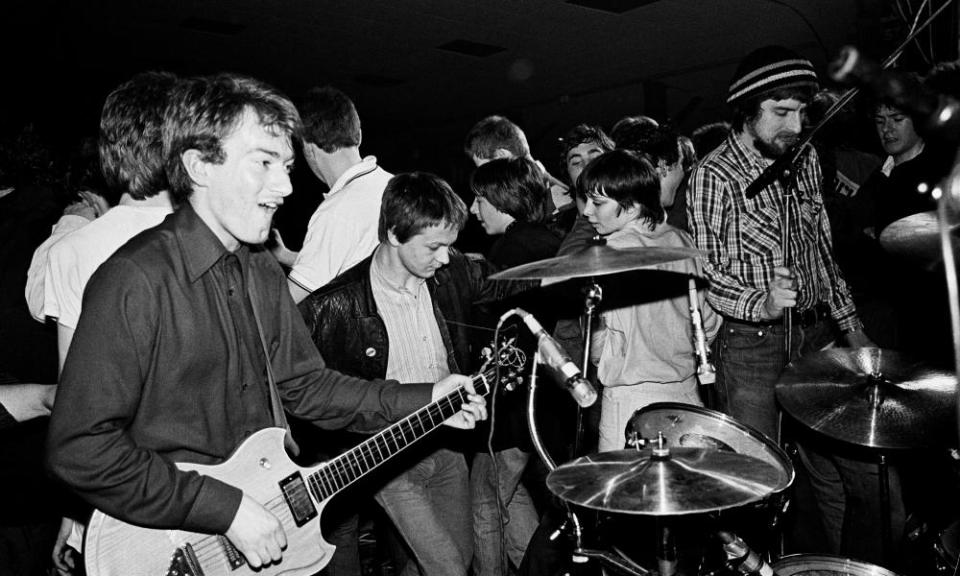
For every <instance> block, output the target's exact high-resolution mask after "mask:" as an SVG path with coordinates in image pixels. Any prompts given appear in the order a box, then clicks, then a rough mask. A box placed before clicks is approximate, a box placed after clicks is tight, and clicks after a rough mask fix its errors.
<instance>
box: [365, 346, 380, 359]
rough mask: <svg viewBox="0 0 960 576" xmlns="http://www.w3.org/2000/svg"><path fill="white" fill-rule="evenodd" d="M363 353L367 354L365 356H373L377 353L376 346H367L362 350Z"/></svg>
mask: <svg viewBox="0 0 960 576" xmlns="http://www.w3.org/2000/svg"><path fill="white" fill-rule="evenodd" d="M364 353H365V354H366V355H367V358H373V357H374V356H376V355H377V349H376V348H373V347H370V348H367V349H366V350H365V351H364Z"/></svg>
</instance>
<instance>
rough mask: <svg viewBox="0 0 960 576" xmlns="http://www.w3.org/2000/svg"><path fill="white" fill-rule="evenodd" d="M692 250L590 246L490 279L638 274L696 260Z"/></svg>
mask: <svg viewBox="0 0 960 576" xmlns="http://www.w3.org/2000/svg"><path fill="white" fill-rule="evenodd" d="M699 255H700V252H699V251H698V250H696V249H695V248H664V247H659V246H653V247H638V248H612V247H610V246H608V245H606V244H594V245H591V246H587V247H586V248H583V249H582V250H580V251H578V252H575V253H573V254H567V255H566V256H557V257H555V258H547V259H546V260H537V261H536V262H530V263H528V264H522V265H520V266H514V267H513V268H508V269H507V270H503V271H502V272H498V273H496V274H493V275H492V276H490V278H491V279H493V280H542V279H548V278H583V277H588V276H602V275H605V274H615V273H617V272H627V271H630V270H639V269H641V268H648V267H651V266H656V265H659V264H666V263H668V262H675V261H678V260H686V259H687V258H696V257H697V256H699Z"/></svg>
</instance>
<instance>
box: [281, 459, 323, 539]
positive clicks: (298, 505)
mask: <svg viewBox="0 0 960 576" xmlns="http://www.w3.org/2000/svg"><path fill="white" fill-rule="evenodd" d="M280 491H281V492H282V493H283V499H284V500H286V501H287V506H288V507H289V508H290V513H291V514H292V515H293V521H294V523H295V524H296V525H297V528H299V527H301V526H303V525H304V524H306V523H307V522H309V521H311V520H313V519H314V518H316V517H317V508H316V507H315V506H314V505H313V500H311V499H310V494H309V493H308V492H307V485H306V484H305V483H304V481H303V477H302V476H301V475H300V472H294V473H293V474H291V475H289V476H287V477H286V478H284V479H283V480H281V481H280Z"/></svg>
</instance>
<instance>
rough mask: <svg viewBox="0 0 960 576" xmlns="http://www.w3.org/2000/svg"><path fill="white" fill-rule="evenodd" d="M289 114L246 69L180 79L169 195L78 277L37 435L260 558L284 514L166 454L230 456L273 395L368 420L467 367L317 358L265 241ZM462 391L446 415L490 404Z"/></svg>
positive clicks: (435, 394)
mask: <svg viewBox="0 0 960 576" xmlns="http://www.w3.org/2000/svg"><path fill="white" fill-rule="evenodd" d="M299 124H300V118H299V115H298V113H297V111H296V109H295V108H294V107H293V105H292V103H291V102H290V101H289V100H288V99H287V98H286V97H284V96H283V95H281V94H280V93H278V92H277V91H276V90H274V89H273V88H271V87H269V86H267V85H266V84H264V83H262V82H259V81H257V80H254V79H250V78H243V77H238V76H233V75H219V76H215V77H210V78H196V79H192V80H188V81H185V82H184V83H183V84H182V85H181V86H179V87H178V88H177V89H176V90H175V92H174V94H173V95H172V96H171V99H170V102H169V104H168V108H167V110H166V113H165V116H164V126H163V150H164V155H165V159H166V165H165V168H166V172H167V176H168V179H169V182H170V192H171V194H172V196H173V198H174V201H175V203H177V204H179V205H180V208H179V209H178V210H177V211H176V212H174V213H173V214H172V215H170V216H169V217H167V218H166V219H165V220H164V221H163V222H162V223H161V224H160V225H159V226H157V227H155V228H152V229H149V230H147V231H145V232H143V233H141V234H139V235H138V236H135V237H134V238H133V239H132V240H131V241H129V242H128V243H127V244H126V245H124V246H123V247H121V248H120V249H119V250H118V251H117V252H116V253H114V255H113V256H111V257H110V258H109V259H108V260H107V261H106V262H105V263H104V264H103V265H102V266H101V267H100V268H99V269H98V270H97V272H96V273H95V274H94V275H93V277H92V278H91V280H90V281H89V283H88V284H87V288H86V291H85V294H84V302H83V311H82V313H81V316H80V320H79V322H78V324H77V328H76V332H75V335H74V338H73V341H72V343H71V346H70V350H69V352H68V354H67V358H66V361H65V365H64V367H63V373H62V377H61V384H60V389H59V392H58V398H57V404H56V408H55V409H54V413H53V416H52V419H51V423H50V431H49V436H48V446H47V448H48V465H49V468H50V470H51V471H52V472H53V474H54V475H56V476H57V477H58V478H60V479H61V480H63V481H64V482H65V483H67V484H68V485H69V486H71V487H72V488H73V489H74V490H75V491H77V492H78V493H79V494H80V495H81V496H82V497H84V498H85V499H86V500H87V501H88V502H89V503H90V504H92V505H93V506H95V507H96V508H98V509H100V510H102V511H103V512H105V513H107V514H109V515H111V516H114V517H116V518H118V519H120V520H123V521H125V522H128V523H131V524H136V525H140V526H146V527H149V528H162V529H166V528H171V529H183V530H189V531H195V532H206V533H214V534H225V535H226V536H227V537H228V538H229V539H230V541H231V542H233V544H234V545H235V546H236V547H237V548H238V549H239V550H240V552H241V553H242V554H243V555H244V557H245V558H246V560H247V562H248V564H249V565H250V566H251V567H253V568H258V567H260V566H263V565H267V564H270V563H274V562H278V561H279V560H280V559H281V557H282V554H283V553H282V550H283V549H284V547H285V546H286V536H285V534H284V532H283V528H282V526H281V524H280V522H279V521H278V519H277V518H276V517H275V516H274V515H273V514H271V513H270V512H268V511H267V510H266V509H265V508H264V507H263V506H262V505H261V504H260V503H259V502H257V501H255V500H254V499H253V498H252V497H250V496H248V495H245V494H244V493H243V492H242V491H241V490H240V489H238V488H236V487H233V486H230V485H228V484H227V483H225V482H222V481H220V480H216V479H213V478H212V477H209V476H203V475H200V474H197V473H195V472H184V471H181V470H180V469H178V468H177V467H176V466H175V465H174V462H180V461H187V462H196V463H202V464H215V463H218V462H221V461H223V460H224V459H226V458H227V457H228V456H229V455H230V454H231V452H233V450H234V449H235V448H236V447H237V446H238V445H240V443H241V442H242V441H243V440H244V439H245V438H247V437H249V436H250V435H251V434H252V433H254V432H255V431H257V430H260V429H263V428H265V427H269V426H274V425H276V424H277V423H278V421H282V417H280V416H279V415H278V412H280V411H279V410H278V409H279V406H278V405H277V403H275V402H272V401H271V397H272V396H278V397H279V398H280V399H281V400H282V403H283V407H284V408H286V409H287V410H288V411H290V412H291V413H293V414H295V415H297V416H299V417H300V418H303V419H306V420H309V421H311V422H313V423H314V424H316V425H317V426H319V427H322V428H343V427H349V428H352V429H355V430H357V431H373V430H376V429H378V428H380V427H382V426H383V425H385V424H386V423H388V422H390V421H393V420H396V419H399V418H401V417H402V416H404V415H406V414H407V413H409V412H410V411H412V410H414V409H415V408H417V407H419V406H422V405H424V404H426V403H427V402H428V401H430V400H431V399H432V398H439V397H441V396H443V395H446V394H448V393H450V392H452V391H453V390H455V389H456V388H457V387H459V386H465V387H467V389H468V390H469V391H470V392H473V390H472V387H471V384H470V379H469V378H467V377H464V376H456V375H451V376H449V377H447V378H444V379H443V380H442V381H440V382H438V383H437V384H435V385H429V384H421V385H407V386H400V385H399V384H398V383H396V382H384V381H376V382H368V381H364V380H360V379H357V378H352V377H347V376H343V375H341V374H338V373H336V372H334V371H333V370H330V369H329V368H327V367H326V365H325V364H324V361H323V359H322V358H321V357H320V355H319V354H318V353H317V351H316V348H315V347H314V346H313V345H312V343H311V342H310V336H309V333H308V332H307V330H306V329H305V327H304V325H303V322H302V320H301V318H300V315H299V314H298V313H297V310H296V307H295V305H294V303H293V301H292V299H291V298H290V293H289V291H288V289H287V284H286V278H285V277H284V274H283V272H282V270H281V269H280V266H279V265H278V264H277V262H276V261H275V260H274V259H273V256H271V254H270V253H269V252H268V251H266V250H265V249H264V248H263V246H262V244H263V242H264V240H266V238H267V236H268V234H269V232H270V225H271V221H272V219H273V215H274V213H275V212H276V210H277V208H278V207H279V206H280V205H281V204H282V203H283V200H284V198H285V197H286V196H288V195H289V194H290V193H291V192H292V186H291V183H290V177H289V170H290V168H291V166H292V164H293V158H294V154H293V148H292V135H293V134H295V133H296V132H297V130H298V129H299ZM274 383H275V385H274ZM275 390H276V392H275ZM469 399H470V402H469V403H468V404H465V405H464V409H463V410H462V411H461V412H459V413H457V415H455V416H454V417H453V418H451V419H450V421H449V423H450V424H451V425H454V426H458V427H467V428H469V427H472V426H474V424H475V422H476V420H478V419H483V418H485V417H486V411H485V407H484V401H483V399H482V397H480V396H477V395H475V394H471V395H470V396H469ZM275 409H277V410H276V411H275ZM280 413H281V414H282V412H280Z"/></svg>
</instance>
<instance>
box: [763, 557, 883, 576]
mask: <svg viewBox="0 0 960 576" xmlns="http://www.w3.org/2000/svg"><path fill="white" fill-rule="evenodd" d="M773 570H774V572H776V573H777V576H897V574H896V573H894V572H891V571H889V570H887V569H886V568H882V567H880V566H877V565H875V564H868V563H867V562H858V561H857V560H850V559H849V558H843V557H842V556H828V555H825V554H792V555H790V556H784V557H783V558H781V559H779V560H777V561H776V562H774V563H773Z"/></svg>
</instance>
